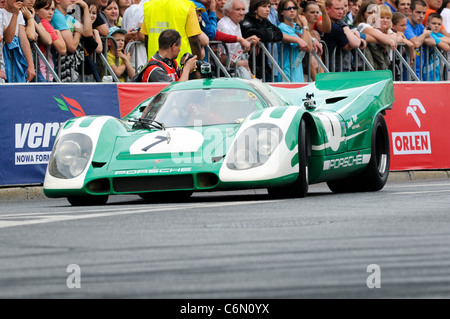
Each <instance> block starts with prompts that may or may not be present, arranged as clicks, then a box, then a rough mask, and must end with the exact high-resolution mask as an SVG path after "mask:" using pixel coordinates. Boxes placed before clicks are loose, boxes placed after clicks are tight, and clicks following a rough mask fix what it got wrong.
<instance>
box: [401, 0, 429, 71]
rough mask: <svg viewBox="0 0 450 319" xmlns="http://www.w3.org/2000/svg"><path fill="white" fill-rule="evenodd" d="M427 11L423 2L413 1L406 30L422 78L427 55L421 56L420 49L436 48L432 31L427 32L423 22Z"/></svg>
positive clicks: (419, 0) (421, 0)
mask: <svg viewBox="0 0 450 319" xmlns="http://www.w3.org/2000/svg"><path fill="white" fill-rule="evenodd" d="M426 11H427V5H426V3H425V1H423V0H413V1H412V2H411V16H409V17H408V22H407V23H408V24H407V27H406V30H405V37H406V39H408V40H410V41H411V42H412V43H413V44H414V47H415V48H416V74H417V76H418V77H419V78H421V67H423V65H424V63H425V60H424V58H425V55H421V52H420V48H421V47H422V46H423V45H426V46H434V45H436V42H435V41H434V39H433V38H432V37H431V30H425V27H424V26H423V25H422V21H423V19H424V17H425V13H426Z"/></svg>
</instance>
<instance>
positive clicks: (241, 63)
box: [217, 0, 259, 78]
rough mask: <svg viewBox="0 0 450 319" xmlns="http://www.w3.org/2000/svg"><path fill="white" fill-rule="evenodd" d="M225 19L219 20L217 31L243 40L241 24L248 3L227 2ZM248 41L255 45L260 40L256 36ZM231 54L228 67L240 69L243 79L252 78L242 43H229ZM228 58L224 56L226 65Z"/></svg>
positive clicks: (242, 1)
mask: <svg viewBox="0 0 450 319" xmlns="http://www.w3.org/2000/svg"><path fill="white" fill-rule="evenodd" d="M223 10H224V17H223V18H222V19H220V20H219V22H218V23H217V30H218V31H220V32H223V33H226V34H231V35H236V36H237V37H238V39H239V38H242V32H241V26H240V25H239V22H241V21H242V20H243V19H244V17H245V13H246V12H247V11H248V5H247V2H246V1H244V0H227V2H226V3H225V4H224V6H223ZM246 40H247V41H252V42H253V45H256V44H258V42H259V38H258V37H257V36H255V35H253V36H251V37H249V38H248V39H246ZM226 46H227V48H228V53H229V59H230V65H229V66H227V67H230V68H233V67H235V64H236V67H237V69H238V74H240V75H241V76H242V77H247V78H251V77H252V75H251V72H250V68H249V65H248V57H246V56H245V55H244V53H245V52H244V49H243V48H242V46H241V44H240V42H239V41H238V42H235V43H227V44H226ZM222 53H225V50H223V49H222ZM226 58H227V56H226V55H225V54H222V58H221V60H222V63H223V64H225V63H226Z"/></svg>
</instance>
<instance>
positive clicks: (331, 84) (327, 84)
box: [273, 70, 395, 109]
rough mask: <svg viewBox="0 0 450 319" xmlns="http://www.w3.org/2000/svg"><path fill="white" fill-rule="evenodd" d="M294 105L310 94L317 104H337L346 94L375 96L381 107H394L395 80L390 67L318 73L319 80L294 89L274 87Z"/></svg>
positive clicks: (348, 96) (350, 95)
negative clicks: (377, 69) (387, 68)
mask: <svg viewBox="0 0 450 319" xmlns="http://www.w3.org/2000/svg"><path fill="white" fill-rule="evenodd" d="M273 89H274V91H276V92H277V93H279V94H280V95H282V96H283V97H284V98H285V99H286V100H288V101H289V102H290V103H292V104H294V105H301V104H303V101H304V100H305V99H308V96H313V97H312V99H314V100H316V101H317V103H318V104H323V103H324V104H334V103H336V102H338V101H340V100H344V99H346V98H350V99H352V100H353V99H354V98H356V97H358V96H359V97H360V96H361V95H364V96H366V97H367V96H372V97H373V98H375V99H376V100H377V101H378V103H377V104H378V105H379V106H380V107H381V108H382V109H390V108H392V103H394V101H395V96H394V84H393V80H392V73H391V71H390V70H381V71H358V72H334V73H319V74H317V76H316V81H315V82H313V83H311V84H309V85H307V86H304V87H301V88H295V89H286V88H279V87H273Z"/></svg>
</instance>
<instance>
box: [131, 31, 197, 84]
mask: <svg viewBox="0 0 450 319" xmlns="http://www.w3.org/2000/svg"><path fill="white" fill-rule="evenodd" d="M158 45H159V50H158V51H157V52H156V53H155V54H154V55H153V57H152V58H151V59H150V61H148V63H147V64H146V65H145V66H144V67H143V68H142V70H141V72H140V73H139V75H138V77H141V80H140V81H139V80H138V82H183V81H187V80H189V74H190V73H191V72H193V71H194V70H195V69H196V67H197V56H196V55H194V56H192V57H191V58H190V59H186V61H182V62H184V66H183V69H181V68H180V66H179V65H178V62H177V61H176V59H177V57H178V54H179V53H180V51H181V35H180V33H179V32H178V31H176V30H173V29H167V30H164V31H163V32H162V33H161V35H160V36H159V39H158ZM132 81H133V82H135V81H136V79H134V80H132Z"/></svg>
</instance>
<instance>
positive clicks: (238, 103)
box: [142, 89, 264, 127]
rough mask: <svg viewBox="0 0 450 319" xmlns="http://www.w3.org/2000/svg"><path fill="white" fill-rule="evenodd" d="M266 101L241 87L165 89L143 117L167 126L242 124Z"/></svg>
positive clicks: (145, 111) (150, 104)
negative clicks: (166, 90) (167, 90)
mask: <svg viewBox="0 0 450 319" xmlns="http://www.w3.org/2000/svg"><path fill="white" fill-rule="evenodd" d="M263 107H264V104H263V102H262V101H261V100H260V99H259V98H258V97H257V96H256V95H255V94H254V93H253V92H250V91H247V90H242V89H206V90H204V89H199V90H187V91H169V92H162V93H159V94H158V95H156V96H155V98H153V99H152V100H151V101H150V103H149V105H148V106H147V107H146V108H145V110H144V112H143V114H142V118H144V119H149V120H155V121H157V122H160V123H163V124H164V125H165V127H174V126H194V125H196V126H202V125H216V124H228V123H241V122H242V121H243V120H244V119H245V118H246V117H247V116H248V115H249V114H251V113H252V112H254V111H256V110H258V109H262V108H263Z"/></svg>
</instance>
